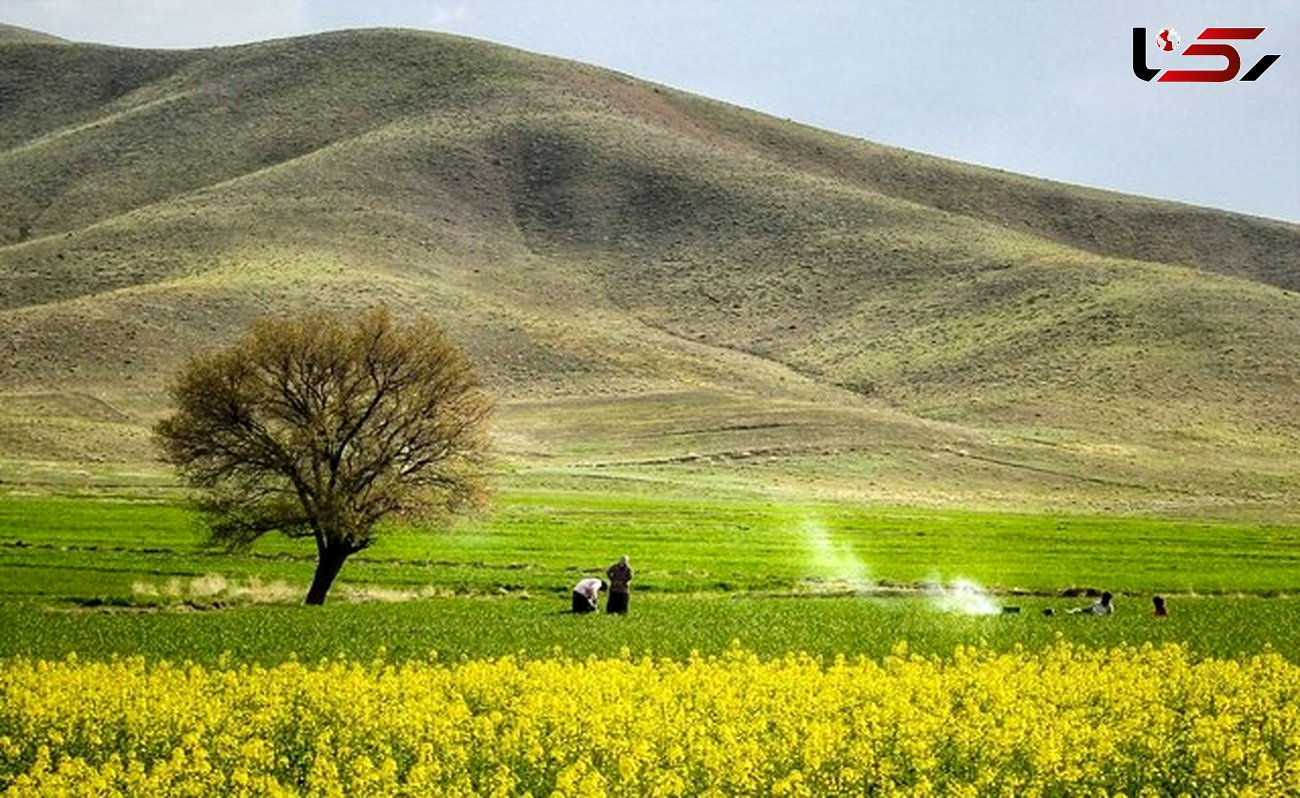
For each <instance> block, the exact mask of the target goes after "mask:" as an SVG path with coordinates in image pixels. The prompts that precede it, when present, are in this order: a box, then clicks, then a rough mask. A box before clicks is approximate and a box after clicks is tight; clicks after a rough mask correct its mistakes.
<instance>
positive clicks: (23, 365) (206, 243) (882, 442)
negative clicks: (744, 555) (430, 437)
mask: <svg viewBox="0 0 1300 798" xmlns="http://www.w3.org/2000/svg"><path fill="white" fill-rule="evenodd" d="M0 185H2V186H4V189H3V192H0V323H2V324H3V326H4V329H5V330H6V334H5V337H4V339H3V341H0V393H2V394H3V395H4V396H5V397H6V398H7V400H8V401H7V403H6V405H7V409H6V411H5V412H4V413H3V414H0V452H2V453H4V454H5V455H7V456H8V458H9V460H10V461H11V462H15V463H18V462H23V463H31V462H36V461H39V460H53V461H60V462H61V461H69V460H76V459H81V458H86V457H99V458H109V459H113V458H117V459H121V460H132V459H135V460H139V459H144V458H147V457H148V456H149V450H148V446H147V441H146V439H145V436H144V433H143V430H144V429H145V428H146V426H147V424H148V422H149V421H150V420H151V419H153V418H156V417H157V415H158V413H159V412H161V409H162V402H163V398H162V386H163V384H164V382H165V378H166V375H167V373H168V371H169V370H170V369H171V368H172V367H173V366H174V365H175V364H176V363H177V362H178V360H179V359H180V358H182V357H184V355H185V354H186V353H187V352H188V351H192V350H194V349H196V348H199V347H202V346H207V345H211V344H214V343H219V342H221V341H225V340H229V339H230V338H231V337H232V336H233V335H235V334H236V333H237V332H238V330H239V329H240V328H241V327H242V325H243V324H244V323H245V322H246V321H247V320H248V319H250V318H252V317H255V316H257V315H261V314H265V313H271V312H279V311H282V310H285V309H288V308H294V307H302V306H307V305H325V306H336V307H359V306H364V305H367V304H372V303H376V302H381V301H382V302H387V303H391V304H394V305H397V306H398V307H400V308H404V309H406V310H409V311H421V312H431V313H434V314H436V315H438V316H439V317H440V318H442V319H443V320H444V322H445V323H446V324H447V325H448V327H449V328H450V329H451V330H453V332H454V334H455V335H456V337H457V338H459V339H460V340H461V341H463V342H464V343H465V345H466V346H467V347H468V348H470V349H471V350H472V352H473V353H474V354H475V355H476V356H477V357H478V358H479V359H480V361H481V362H482V364H483V367H484V370H485V372H486V374H487V375H488V377H489V380H490V382H491V383H492V385H493V386H494V387H495V389H496V390H497V392H498V393H499V394H500V395H501V396H502V397H503V399H504V402H505V405H504V411H503V414H502V422H501V425H502V429H501V439H502V441H503V447H504V449H505V450H506V451H507V453H508V454H510V456H511V457H512V458H514V459H515V460H516V461H519V462H524V461H527V462H533V461H535V460H537V461H545V460H546V458H548V457H559V458H560V460H561V461H562V462H564V463H567V464H569V465H574V464H577V465H581V466H603V467H610V466H611V464H623V465H625V466H626V465H628V464H636V463H642V464H647V463H648V464H650V465H651V466H655V467H657V466H656V464H659V465H662V464H665V463H666V464H669V465H673V464H681V463H687V464H694V463H698V462H699V461H700V460H701V458H704V456H705V455H707V459H711V460H712V462H714V463H715V464H718V463H721V464H722V465H723V466H727V467H731V466H734V465H736V463H743V464H744V465H745V466H746V467H748V466H750V465H753V463H754V462H755V461H756V460H757V461H761V462H762V463H764V464H765V465H764V466H763V470H761V473H758V474H757V475H756V476H755V479H758V480H760V481H761V480H763V479H767V478H769V477H771V476H772V475H774V474H788V473H793V472H800V473H802V472H804V471H805V470H807V469H811V470H812V471H811V472H815V473H816V474H819V475H822V474H827V473H830V474H836V475H848V476H844V477H843V484H844V486H845V487H846V489H852V488H853V486H854V485H856V484H858V483H856V482H854V481H853V480H855V479H857V478H858V477H859V476H861V474H862V473H863V469H865V470H866V471H870V472H871V473H878V474H880V475H883V476H881V477H880V479H879V480H877V482H878V484H880V485H882V487H881V488H880V491H881V495H882V496H884V497H889V496H894V497H895V498H898V497H899V496H900V495H901V496H902V498H909V497H910V494H911V493H912V492H916V493H923V492H925V491H926V490H927V486H933V490H934V492H935V493H936V494H945V492H951V493H952V494H953V495H957V496H967V495H972V493H973V494H975V495H979V496H986V497H992V498H991V499H990V500H992V501H997V500H998V489H997V488H996V487H994V486H997V485H999V484H1002V483H1010V484H1020V483H1032V485H1031V488H1030V492H1031V493H1033V495H1035V496H1040V497H1041V496H1049V495H1051V493H1052V491H1054V490H1057V489H1058V488H1061V489H1066V488H1068V489H1067V490H1066V493H1070V492H1071V491H1072V490H1073V488H1072V487H1070V486H1076V487H1077V486H1078V485H1081V484H1086V485H1088V486H1098V485H1100V486H1102V487H1100V488H1097V490H1099V491H1101V492H1102V493H1105V492H1106V491H1112V492H1115V491H1118V492H1125V491H1130V492H1131V490H1137V491H1138V492H1139V493H1141V492H1143V491H1151V492H1152V495H1153V496H1159V497H1161V500H1162V501H1163V500H1164V499H1165V498H1168V496H1170V495H1176V496H1183V497H1189V496H1195V495H1199V494H1200V493H1205V492H1209V493H1214V494H1215V495H1219V494H1222V496H1221V498H1223V499H1224V500H1225V501H1240V502H1254V501H1261V502H1264V503H1270V502H1274V503H1275V502H1279V501H1281V500H1282V499H1283V498H1285V497H1289V496H1291V495H1293V492H1294V491H1295V489H1296V479H1297V478H1296V477H1295V474H1296V471H1297V469H1296V468H1295V465H1296V462H1297V461H1296V455H1295V454H1294V453H1295V451H1296V444H1297V443H1300V424H1298V422H1297V421H1296V418H1297V416H1298V415H1300V414H1298V413H1296V412H1295V411H1296V410H1297V401H1296V396H1297V395H1298V392H1297V389H1298V388H1300V385H1298V384H1297V381H1298V379H1300V378H1298V377H1297V374H1298V373H1300V369H1297V368H1296V365H1297V363H1300V297H1298V296H1297V295H1296V293H1295V292H1296V291H1297V290H1300V228H1298V227H1297V226H1296V225H1291V224H1284V223H1280V222H1273V221H1268V220H1263V219H1254V218H1249V217H1244V216H1240V215H1234V214H1229V213H1225V212H1219V211H1213V210H1208V209H1203V208H1194V207H1188V206H1183V205H1177V204H1171V203H1162V202H1156V201H1153V200H1147V199H1142V198H1136V197H1129V196H1123V195H1118V194H1112V193H1107V192H1100V191H1095V190H1087V189H1080V188H1075V187H1071V186H1065V185H1061V184H1055V183H1050V182H1046V181H1041V180H1033V179H1029V178H1024V177H1019V176H1016V175H1011V174H1007V173H1003V172H998V171H995V170H989V169H982V168H976V167H971V166H967V165H963V164H959V163H953V162H949V161H944V160H941V159H937V158H931V157H926V156H921V155H917V154H915V153H909V152H906V151H902V150H897V149H892V148H888V147H883V146H879V145H874V144H870V143H867V142H862V141H856V140H852V139H848V138H845V137H842V136H836V135H832V134H829V133H825V132H822V131H818V130H814V129H811V128H807V127H803V126H799V125H796V124H792V123H789V122H783V121H779V120H775V119H772V118H770V117H766V116H763V115H760V114H756V113H753V112H749V111H745V110H743V109H739V108H735V107H732V106H727V105H724V104H721V103H717V102H713V101H708V100H704V99H701V98H698V97H694V96H690V95H686V94H683V93H679V92H674V91H671V90H668V89H666V88H663V87H659V86H655V85H652V84H649V83H644V82H641V81H637V80H634V79H632V78H629V77H626V76H622V75H617V74H613V73H610V72H607V71H603V70H598V69H594V68H590V67H586V66H582V65H578V64H574V63H570V62H565V61H560V60H556V59H549V58H542V57H539V56H533V55H529V54H526V53H522V52H519V51H515V50H511V49H508V48H503V47H498V46H494V45H489V44H485V43H481V42H475V41H470V40H465V39H459V38H455V37H449V36H441V35H434V34H424V33H415V32H406V31H354V32H343V33H334V34H325V35H319V36H312V37H305V38H299V39H290V40H283V41H274V42H267V43H262V44H256V45H248V46H242V47H234V48H221V49H212V50H195V51H185V52H153V51H135V50H121V49H115V48H104V47H95V46H87V45H68V44H59V45H55V44H40V43H32V42H26V41H8V40H4V39H0ZM665 397H668V398H667V399H665ZM827 414H829V415H827ZM557 419H558V420H557ZM566 419H571V420H572V421H571V422H568V421H565V420H566ZM602 420H603V421H602ZM604 422H609V423H604ZM756 430H760V431H761V430H766V432H756ZM863 430H876V431H878V432H877V433H867V432H864V431H863ZM633 431H635V434H633ZM687 433H689V434H687ZM701 448H703V449H705V450H706V451H705V452H704V453H703V454H702V453H701V452H700V451H699V449H701ZM900 452H902V453H903V454H900ZM954 452H957V453H958V454H953V453H954ZM961 453H964V454H961ZM846 458H848V459H846ZM972 458H974V459H972ZM1209 459H1213V460H1214V461H1215V462H1214V463H1213V464H1210V463H1209V462H1208V461H1209ZM849 460H852V463H850V462H849ZM868 461H869V462H870V463H872V464H873V465H870V466H869V467H868V466H864V465H863V463H864V462H868ZM976 461H977V462H978V466H974V465H972V463H973V462H976ZM810 464H811V465H810ZM855 464H856V465H855ZM628 467H632V466H628ZM719 467H721V466H719ZM855 469H857V470H855ZM891 475H892V476H891ZM900 475H902V476H900ZM1045 475H1046V476H1045ZM850 476H852V479H850ZM0 478H3V477H2V475H0ZM818 478H820V477H818ZM864 484H865V483H864ZM972 484H976V487H975V488H970V485H972ZM900 485H901V486H903V487H897V486H900ZM890 486H894V487H890ZM1107 486H1109V487H1107ZM1134 486H1137V487H1136V488H1135V487H1134ZM895 488H897V490H895ZM1089 490H1092V488H1089ZM891 491H893V493H891ZM902 494H908V495H902ZM1006 494H1007V495H1009V496H1012V497H1015V496H1017V495H1020V494H1019V493H1018V492H1017V490H1014V489H1011V490H1008V491H1006Z"/></svg>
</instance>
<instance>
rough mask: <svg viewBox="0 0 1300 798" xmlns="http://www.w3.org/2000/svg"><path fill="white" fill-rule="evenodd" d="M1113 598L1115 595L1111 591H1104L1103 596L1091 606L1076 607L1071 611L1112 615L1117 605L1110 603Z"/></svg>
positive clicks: (1073, 612) (1074, 612) (1072, 612)
mask: <svg viewBox="0 0 1300 798" xmlns="http://www.w3.org/2000/svg"><path fill="white" fill-rule="evenodd" d="M1112 598H1114V597H1113V596H1111V594H1110V593H1102V594H1101V598H1100V599H1098V600H1097V601H1095V602H1093V603H1092V605H1091V606H1088V607H1075V608H1074V609H1072V610H1070V612H1071V614H1075V615H1077V614H1080V613H1082V614H1084V615H1110V614H1111V613H1113V612H1115V605H1113V604H1111V603H1110V600H1111V599H1112Z"/></svg>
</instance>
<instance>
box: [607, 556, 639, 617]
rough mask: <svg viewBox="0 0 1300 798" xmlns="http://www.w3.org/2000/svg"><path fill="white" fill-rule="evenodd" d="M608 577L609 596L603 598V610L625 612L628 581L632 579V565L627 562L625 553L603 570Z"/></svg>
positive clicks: (624, 613)
mask: <svg viewBox="0 0 1300 798" xmlns="http://www.w3.org/2000/svg"><path fill="white" fill-rule="evenodd" d="M605 575H606V576H608V577H609V598H608V599H606V600H605V612H609V613H616V614H618V615H626V614H627V598H628V587H627V586H628V583H630V582H631V581H632V566H630V565H628V564H627V555H624V556H622V557H620V558H619V559H618V562H616V563H614V564H613V565H611V566H609V570H608V571H606V572H605Z"/></svg>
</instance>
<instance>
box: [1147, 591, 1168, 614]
mask: <svg viewBox="0 0 1300 798" xmlns="http://www.w3.org/2000/svg"><path fill="white" fill-rule="evenodd" d="M1151 603H1152V604H1154V605H1156V617H1157V618H1164V617H1166V616H1167V615H1169V609H1168V608H1167V607H1165V597H1164V596H1153V597H1152V598H1151Z"/></svg>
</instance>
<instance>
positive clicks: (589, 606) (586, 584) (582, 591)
mask: <svg viewBox="0 0 1300 798" xmlns="http://www.w3.org/2000/svg"><path fill="white" fill-rule="evenodd" d="M606 587H608V585H606V584H605V583H604V581H602V580H600V579H596V578H595V577H588V578H587V579H583V580H581V581H579V582H578V584H576V585H574V586H573V611H574V612H579V613H581V612H595V611H596V604H597V597H598V596H599V595H600V591H602V590H604V589H605V588H606Z"/></svg>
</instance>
